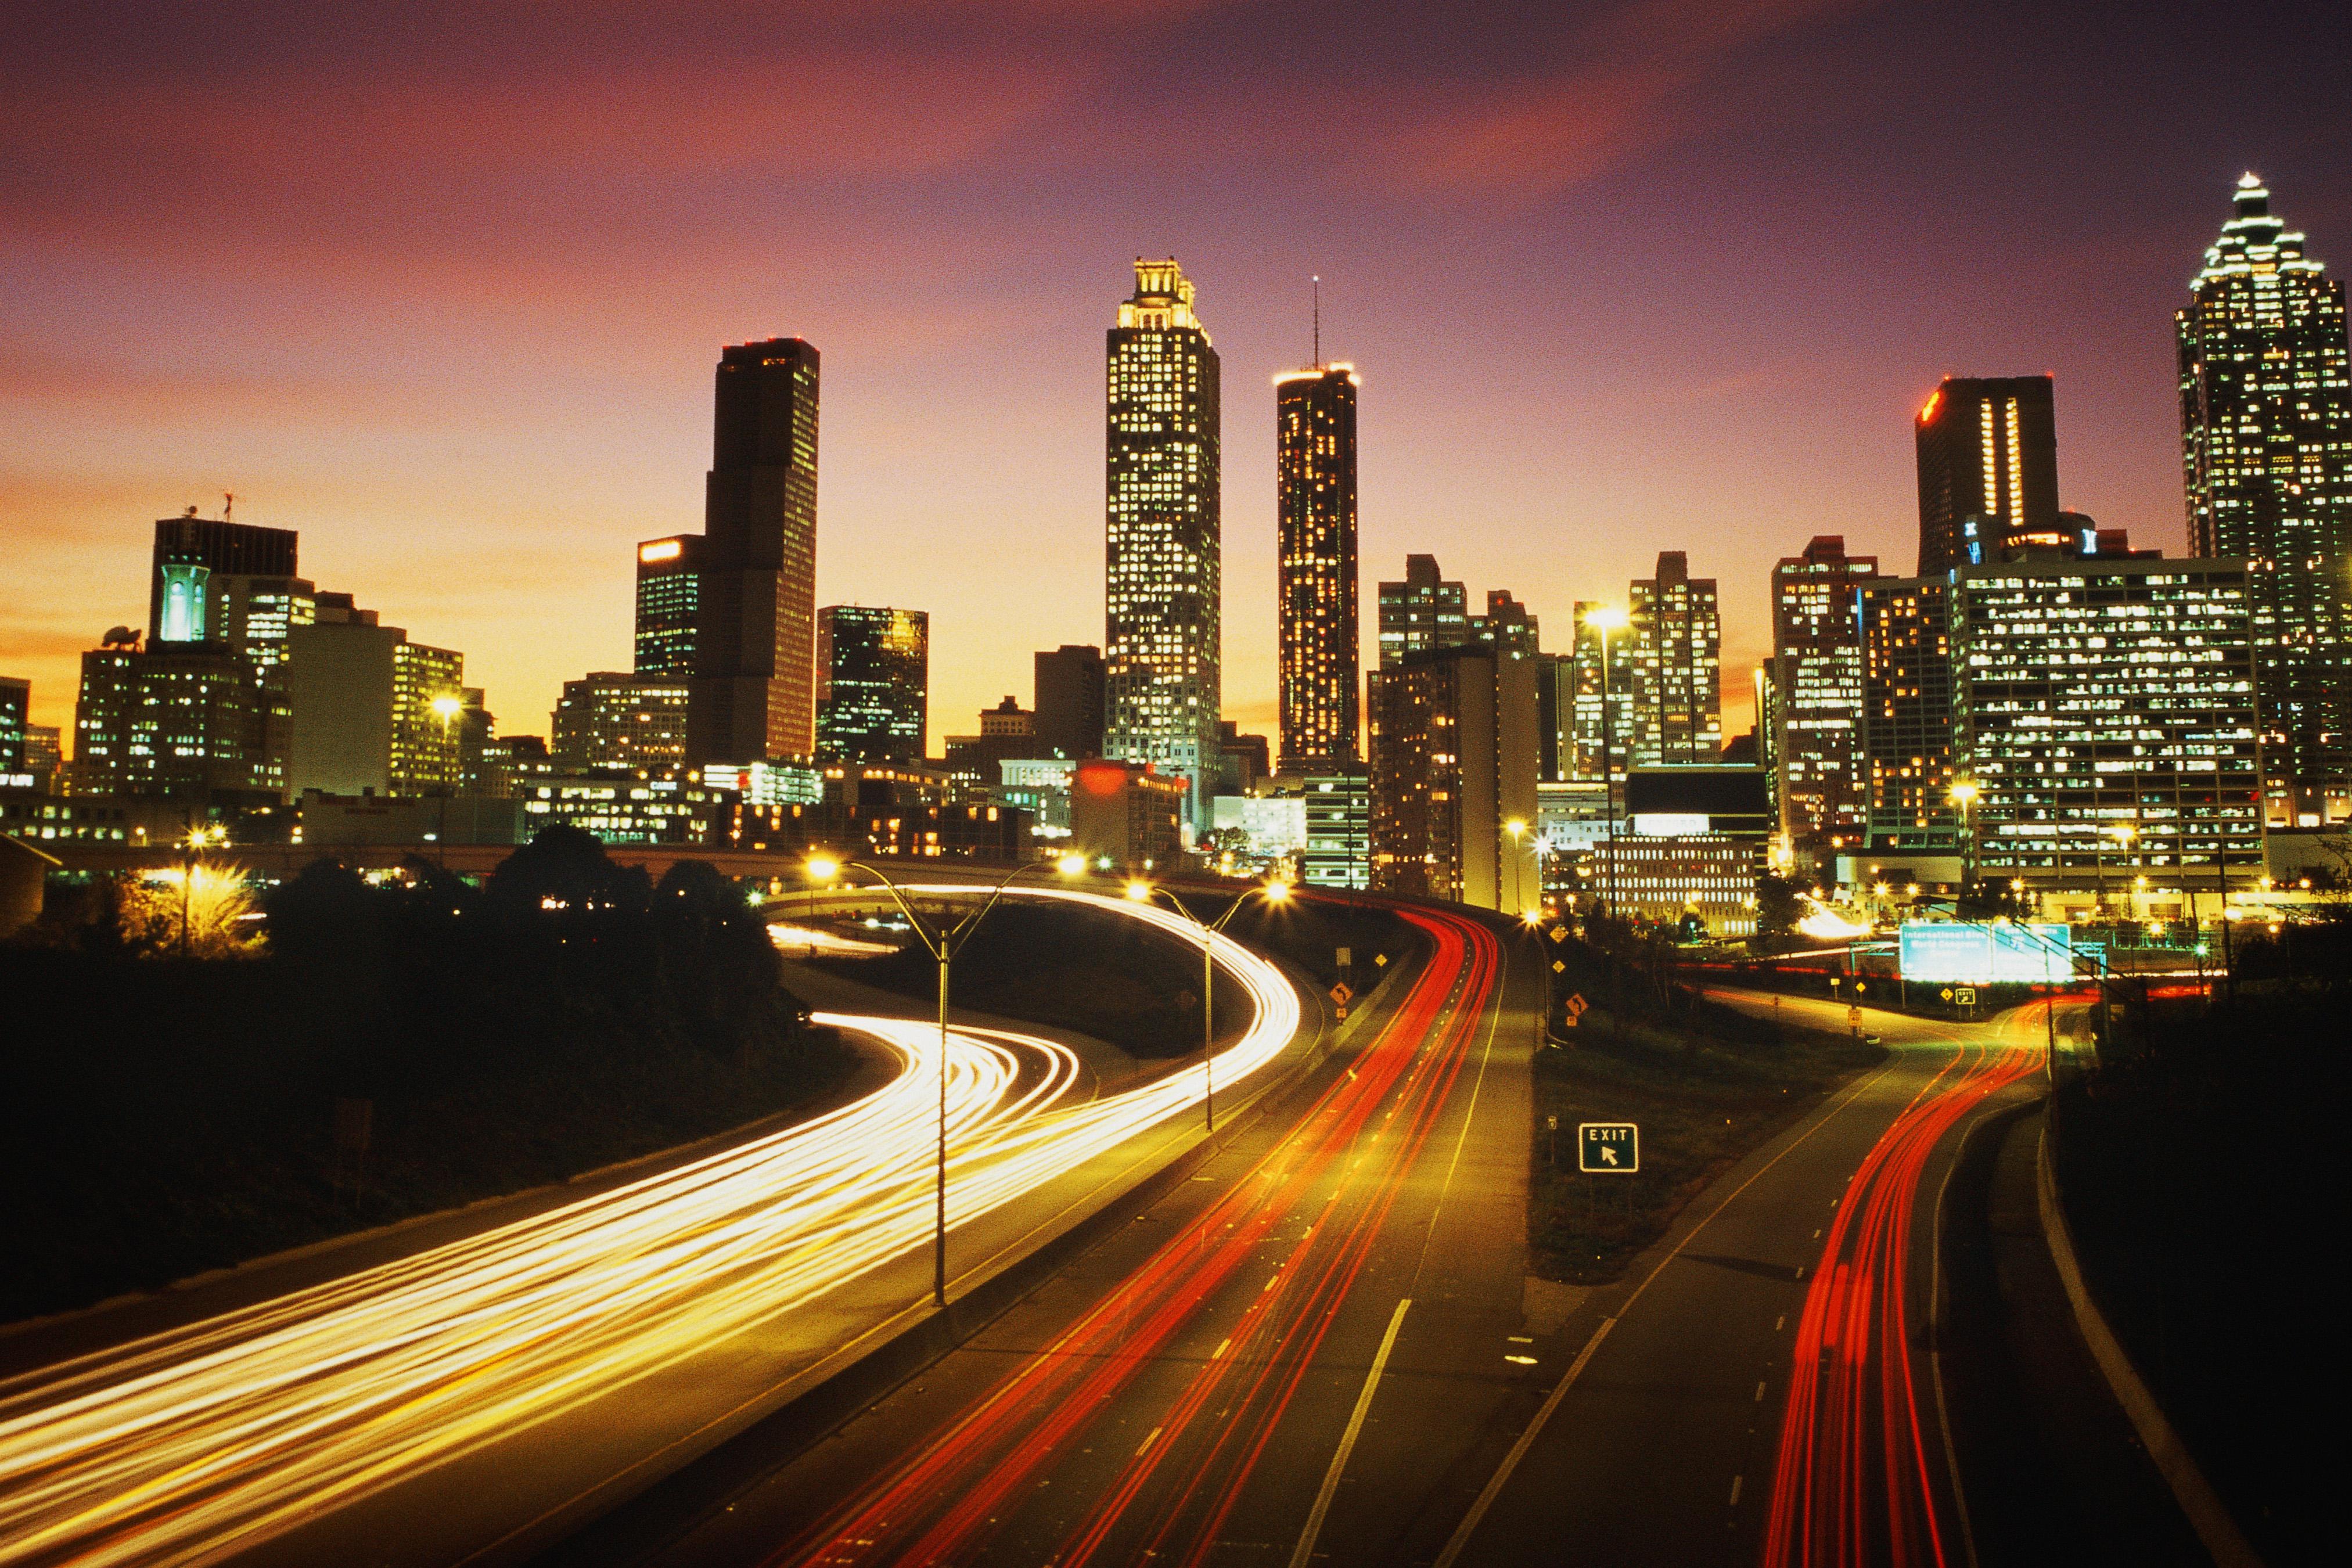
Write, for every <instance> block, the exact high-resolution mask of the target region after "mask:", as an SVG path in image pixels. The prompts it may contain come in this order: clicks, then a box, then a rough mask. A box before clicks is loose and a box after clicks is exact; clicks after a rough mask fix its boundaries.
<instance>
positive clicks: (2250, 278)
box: [2174, 174, 2352, 826]
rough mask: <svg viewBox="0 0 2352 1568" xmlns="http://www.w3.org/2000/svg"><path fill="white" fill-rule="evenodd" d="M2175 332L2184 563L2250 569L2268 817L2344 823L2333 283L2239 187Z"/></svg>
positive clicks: (2348, 371)
mask: <svg viewBox="0 0 2352 1568" xmlns="http://www.w3.org/2000/svg"><path fill="white" fill-rule="evenodd" d="M2236 209H2237V210H2236V211H2235V213H2233V214H2232V215H2231V218H2230V221H2229V222H2227V223H2225V224H2223V225H2222V226H2221V237H2220V238H2219V239H2217V240H2216V241H2215V242H2214V243H2213V245H2212V247H2210V249H2208V250H2207V251H2206V252H2205V265H2204V267H2203V268H2202V269H2200V271H2199V272H2198V274H2197V276H2196V277H2195V278H2194V279H2191V280H2190V282H2189V304H2188V306H2187V307H2186V308H2185V309H2183V310H2180V311H2179V312H2178V313H2177V314H2176V316H2175V318H2174V321H2175V323H2176V326H2177V328H2178V331H2179V347H2180V437H2181V439H2180V450H2181V466H2182V470H2183V473H2184V476H2185V478H2186V479H2187V485H2188V500H2189V550H2190V552H2192V553H2194V554H2196V555H2200V556H2219V557H2228V558H2243V559H2245V560H2246V561H2247V562H2248V563H2250V566H2251V568H2252V577H2251V581H2252V609H2253V634H2252V635H2253V643H2254V659H2255V668H2256V680H2257V683H2258V687H2259V691H2260V696H2261V700H2262V710H2263V730H2264V731H2265V732H2266V734H2267V737H2268V743H2267V746H2266V748H2265V752H2266V754H2265V757H2264V763H2265V767H2266V770H2267V771H2268V772H2269V773H2270V774H2271V777H2270V779H2269V781H2268V782H2267V783H2266V785H2265V794H2266V795H2267V796H2268V799H2267V801H2266V803H2265V804H2266V810H2267V813H2268V816H2269V817H2270V820H2271V821H2272V822H2273V824H2275V825H2283V826H2288V825H2299V826H2320V825H2322V824H2325V823H2326V822H2329V821H2333V820H2340V819H2341V818H2343V817H2344V816H2347V815H2352V798H2347V796H2352V783H2347V774H2352V736H2347V725H2352V711H2347V710H2352V647H2347V640H2346V639H2347V637H2352V364H2347V346H2346V329H2345V303H2344V283H2343V280H2342V279H2335V278H2329V277H2328V276H2326V270H2325V268H2322V266H2321V265H2320V263H2318V262H2317V261H2315V260H2313V259H2312V258H2309V257H2307V256H2305V254H2304V238H2303V236H2302V235H2300V234H2296V233H2293V232H2291V231H2289V230H2288V229H2287V227H2286V226H2285V224H2284V223H2283V222H2281V221H2280V220H2279V219H2277V218H2275V217H2273V216H2271V208H2270V192H2268V191H2267V190H2265V189H2263V183H2262V182H2261V181H2260V180H2258V179H2256V178H2255V177H2254V176H2253V175H2252V174H2248V175H2247V176H2245V178H2243V179H2242V180H2240V181H2239V182H2238V191H2237V198H2236Z"/></svg>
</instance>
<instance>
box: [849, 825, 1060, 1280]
mask: <svg viewBox="0 0 2352 1568" xmlns="http://www.w3.org/2000/svg"><path fill="white" fill-rule="evenodd" d="M1048 865H1050V866H1051V867H1052V868H1054V869H1055V870H1057V871H1059V872H1061V874H1062V875H1063V876H1065V877H1075V876H1076V875H1077V874H1078V873H1079V872H1080V871H1083V870H1085V869H1086V868H1087V860H1086V857H1085V856H1083V855H1065V856H1063V857H1062V858H1060V859H1058V860H1055V861H1050V862H1048V861H1044V860H1032V861H1030V862H1028V863H1027V864H1025V865H1021V866H1015V867H1014V868H1013V869H1012V870H1010V871H1008V872H1006V873H1005V874H1004V876H1003V878H1002V879H999V880H998V882H997V884H996V886H995V887H993V888H992V889H989V893H988V897H987V899H986V900H984V901H983V902H982V904H981V906H980V908H978V909H976V910H973V911H972V912H971V913H970V914H968V915H966V916H964V918H963V919H961V920H960V921H957V922H956V923H955V924H954V925H952V926H948V927H945V928H944V929H942V930H940V931H936V932H934V931H932V930H931V928H930V927H929V926H927V925H925V924H924V923H923V918H922V916H920V915H919V914H917V913H916V912H915V906H914V905H912V904H910V903H908V901H907V895H906V894H905V893H904V892H903V891H902V890H900V889H899V887H898V883H896V882H894V881H892V880H891V879H890V878H889V876H888V874H887V873H886V872H883V871H881V870H879V869H877V868H875V867H872V866H869V865H867V864H866V862H865V861H863V860H839V859H835V858H834V857H832V856H830V855H823V854H819V855H812V856H810V857H809V858H808V866H807V869H808V874H809V876H810V877H811V878H813V879H815V880H817V881H819V882H830V881H832V880H833V879H835V877H838V876H840V875H841V874H842V873H843V872H845V871H863V872H865V873H866V875H867V876H869V877H871V878H873V879H874V880H875V881H876V882H877V883H879V884H880V885H881V887H882V889H883V890H885V891H886V892H887V893H888V894H889V895H890V899H891V901H892V902H894V903H896V904H897V905H898V910H899V912H900V913H902V914H904V915H905V916H906V917H907V923H908V925H909V926H911V927H912V928H914V932H915V936H916V938H917V939H918V940H919V941H920V942H922V944H923V947H924V949H925V951H927V952H929V953H930V955H931V957H932V958H933V959H935V960H937V961H938V963H939V966H940V1118H939V1159H938V1172H939V1175H938V1181H937V1183H936V1184H935V1185H936V1187H937V1201H936V1202H935V1204H934V1205H933V1224H932V1227H931V1300H932V1301H933V1302H934V1303H935V1304H937V1305H938V1306H940V1307H941V1308H944V1307H946V1306H947V1304H948V966H949V965H950V963H953V962H954V959H955V955H956V954H957V953H958V952H961V951H962V949H963V945H964V943H965V942H969V941H971V934H972V931H973V930H974V929H975V928H977V927H978V926H979V924H980V922H981V918H982V916H984V915H986V914H987V913H988V911H989V910H992V909H994V908H995V907H996V900H998V899H1000V898H1003V896H1004V889H1007V888H1009V887H1011V886H1012V885H1013V879H1014V878H1016V877H1019V876H1021V875H1023V874H1024V872H1029V871H1035V870H1039V869H1042V868H1045V867H1046V866H1048Z"/></svg>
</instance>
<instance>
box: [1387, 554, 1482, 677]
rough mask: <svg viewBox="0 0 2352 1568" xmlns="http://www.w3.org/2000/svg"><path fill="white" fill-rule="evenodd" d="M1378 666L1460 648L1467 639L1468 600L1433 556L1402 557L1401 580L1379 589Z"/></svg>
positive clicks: (1459, 586)
mask: <svg viewBox="0 0 2352 1568" xmlns="http://www.w3.org/2000/svg"><path fill="white" fill-rule="evenodd" d="M1379 602H1380V617H1381V620H1380V639H1381V643H1380V647H1381V668H1382V669H1387V668H1390V667H1391V666H1392V665H1394V664H1396V663H1398V662H1399V661H1400V660H1402V658H1404V656H1405V655H1407V654H1409V653H1423V652H1426V651H1427V650H1429V649H1430V648H1433V647H1461V646H1462V645H1463V644H1464V643H1465V642H1467V641H1469V640H1470V601H1469V596H1468V595H1466V594H1465V593H1464V592H1463V591H1462V584H1459V583H1449V582H1447V581H1445V579H1444V577H1443V576H1442V575H1441V574H1440V573H1439V571H1438V567H1437V557H1436V556H1434V555H1408V556H1406V557H1405V558H1404V581H1402V583H1383V584H1381V587H1380V601H1379Z"/></svg>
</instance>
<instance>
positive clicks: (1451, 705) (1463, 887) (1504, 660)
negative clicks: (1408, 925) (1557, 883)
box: [1370, 644, 1543, 913]
mask: <svg viewBox="0 0 2352 1568" xmlns="http://www.w3.org/2000/svg"><path fill="white" fill-rule="evenodd" d="M1370 689H1371V697H1370V707H1371V710H1372V712H1371V730H1370V737H1371V745H1370V752H1371V779H1370V796H1371V798H1370V812H1371V824H1370V827H1371V884H1372V886H1373V887H1375V888H1378V889H1384V890H1388V891H1392V892H1400V893H1410V894H1415V895H1418V896H1420V897H1423V898H1433V899H1452V900H1457V901H1459V902H1461V903H1465V904H1475V905H1476V906H1478V907H1479V908H1481V909H1489V910H1509V911H1511V912H1512V913H1518V912H1521V911H1524V910H1533V909H1538V908H1540V907H1541V904H1542V899H1543V890H1542V888H1541V885H1540V878H1541V866H1540V864H1539V861H1540V855H1539V852H1538V844H1537V834H1536V828H1537V826H1538V815H1537V800H1538V796H1537V794H1536V769H1537V760H1538V753H1539V752H1540V747H1539V746H1538V742H1537V736H1536V713H1537V707H1536V689H1535V661H1534V660H1533V659H1531V658H1527V657H1525V656H1523V655H1519V654H1514V653H1510V652H1507V651H1505V650H1503V649H1499V648H1495V647H1487V646H1486V645H1484V644H1469V645H1457V646H1455V647H1450V648H1431V649H1426V650H1423V651H1422V652H1417V653H1414V654H1412V655H1411V656H1409V657H1407V658H1403V659H1401V660H1399V661H1398V662H1397V663H1395V664H1393V665H1391V666H1388V667H1387V668H1383V669H1381V670H1380V671H1378V672H1377V673H1376V674H1374V675H1373V677H1372V679H1371V682H1370Z"/></svg>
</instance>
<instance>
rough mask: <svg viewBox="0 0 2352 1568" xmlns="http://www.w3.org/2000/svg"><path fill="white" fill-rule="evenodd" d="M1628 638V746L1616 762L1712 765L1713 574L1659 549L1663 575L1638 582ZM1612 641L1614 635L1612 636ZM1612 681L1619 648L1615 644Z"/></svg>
mask: <svg viewBox="0 0 2352 1568" xmlns="http://www.w3.org/2000/svg"><path fill="white" fill-rule="evenodd" d="M1632 597H1633V616H1632V624H1631V625H1630V626H1627V627H1626V629H1625V631H1624V633H1623V634H1622V635H1623V637H1624V639H1625V641H1626V642H1627V643H1628V644H1629V645H1630V646H1629V647H1627V649H1626V653H1627V656H1628V663H1629V664H1630V666H1631V668H1630V669H1629V670H1628V672H1627V673H1628V675H1629V676H1630V679H1629V680H1628V681H1627V683H1626V685H1625V687H1624V688H1623V694H1622V696H1617V695H1615V694H1614V693H1612V698H1613V701H1612V706H1617V705H1620V704H1622V709H1621V712H1622V718H1621V720H1620V722H1621V723H1622V726H1623V728H1624V730H1625V734H1626V745H1625V749H1624V750H1623V751H1622V752H1619V753H1618V756H1619V761H1618V763H1617V766H1618V767H1621V768H1623V767H1636V768H1654V767H1660V766H1672V765H1688V764H1709V765H1711V764H1713V763H1717V762H1720V761H1721V760H1722V755H1723V692H1722V689H1721V687H1722V677H1723V617H1722V614H1721V612H1720V610H1719V609H1718V607H1717V595H1716V587H1715V579H1714V578H1712V577H1693V576H1692V575H1691V574H1690V558H1689V557H1688V556H1687V555H1685V554H1684V553H1683V552H1681V551H1679V550H1665V551H1661V552H1659V553H1658V574H1657V575H1656V576H1655V577H1652V578H1646V579H1643V578H1637V579H1635V580H1634V582H1633V589H1632ZM1612 640H1613V639H1612ZM1610 651H1611V655H1612V668H1611V671H1610V676H1611V684H1612V686H1614V684H1615V678H1616V669H1615V668H1614V665H1613V658H1614V655H1615V652H1616V650H1615V648H1614V647H1612V648H1611V650H1610Z"/></svg>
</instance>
